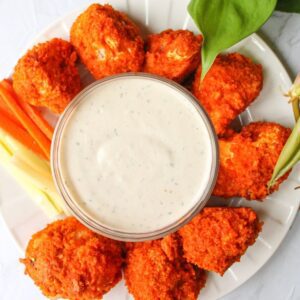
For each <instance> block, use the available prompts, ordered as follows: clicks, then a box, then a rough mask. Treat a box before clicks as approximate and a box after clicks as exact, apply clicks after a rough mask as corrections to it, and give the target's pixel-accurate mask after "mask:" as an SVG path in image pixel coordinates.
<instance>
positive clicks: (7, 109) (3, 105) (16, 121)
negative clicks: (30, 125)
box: [0, 97, 24, 129]
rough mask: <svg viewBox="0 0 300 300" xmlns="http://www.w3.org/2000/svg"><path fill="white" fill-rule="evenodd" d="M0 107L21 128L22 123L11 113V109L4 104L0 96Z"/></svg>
mask: <svg viewBox="0 0 300 300" xmlns="http://www.w3.org/2000/svg"><path fill="white" fill-rule="evenodd" d="M0 109H1V111H2V112H5V114H6V115H7V116H8V117H9V118H10V119H11V120H12V121H14V122H15V124H16V125H18V126H19V127H20V128H23V129H24V127H23V125H22V124H21V123H20V121H19V120H18V119H17V118H16V116H15V115H14V114H13V113H12V111H11V109H10V108H9V107H8V106H7V105H6V104H5V102H4V101H3V99H2V98H1V97H0Z"/></svg>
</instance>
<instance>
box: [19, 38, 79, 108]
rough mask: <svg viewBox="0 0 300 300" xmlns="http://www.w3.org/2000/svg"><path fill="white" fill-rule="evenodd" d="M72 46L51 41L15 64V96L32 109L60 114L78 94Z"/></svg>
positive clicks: (34, 49)
mask: <svg viewBox="0 0 300 300" xmlns="http://www.w3.org/2000/svg"><path fill="white" fill-rule="evenodd" d="M76 60H77V54H76V52H75V50H74V48H73V46H72V45H71V44H70V43H69V42H67V41H64V40H62V39H58V38H54V39H52V40H50V41H48V42H45V43H41V44H38V45H36V46H34V47H33V48H32V49H31V50H29V51H27V53H26V54H25V55H24V56H23V57H22V58H21V59H20V60H19V61H18V63H17V65H16V67H15V71H14V74H13V87H14V90H15V92H16V93H17V94H18V96H19V97H20V98H21V99H22V100H23V101H24V102H27V103H29V104H31V105H34V106H43V107H47V108H49V109H50V110H51V111H53V112H54V113H61V112H63V110H64V109H65V107H66V106H67V105H68V103H69V102H70V101H71V100H72V99H73V97H74V96H75V95H76V94H77V93H78V92H79V91H80V90H81V83H80V76H79V73H78V70H77V67H76V65H75V62H76Z"/></svg>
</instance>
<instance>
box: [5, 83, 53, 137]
mask: <svg viewBox="0 0 300 300" xmlns="http://www.w3.org/2000/svg"><path fill="white" fill-rule="evenodd" d="M2 83H3V85H4V87H5V88H6V89H7V90H9V91H10V92H12V93H14V89H13V86H12V84H11V81H9V80H8V79H4V80H3V81H2ZM19 104H20V106H21V107H22V108H23V110H24V111H25V112H26V113H27V115H28V116H29V117H30V118H31V119H32V121H33V122H34V123H35V124H36V125H37V126H38V127H39V128H40V129H41V131H42V132H43V133H44V134H45V136H46V137H47V138H48V139H49V140H50V141H51V140H52V137H53V131H54V130H53V128H52V127H51V126H50V125H49V123H48V122H47V121H46V120H45V119H44V118H43V117H42V115H41V113H40V112H39V111H38V109H37V108H36V107H33V106H31V105H30V104H28V103H25V102H24V101H22V100H20V99H19Z"/></svg>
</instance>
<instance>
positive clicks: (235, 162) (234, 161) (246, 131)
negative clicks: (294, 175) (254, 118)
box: [213, 122, 291, 200]
mask: <svg viewBox="0 0 300 300" xmlns="http://www.w3.org/2000/svg"><path fill="white" fill-rule="evenodd" d="M290 132H291V131H290V129H288V128H285V127H283V126H281V125H279V124H275V123H267V122H256V123H251V124H250V125H247V126H245V127H244V128H243V129H242V131H241V132H240V133H235V134H233V135H232V136H230V137H227V138H221V139H219V146H220V168H219V174H218V179H217V183H216V186H215V188H214V190H213V195H214V196H220V197H225V198H229V197H244V198H246V199H248V200H263V199H264V198H266V196H267V195H269V194H270V193H272V192H274V191H275V190H277V189H278V188H279V184H280V183H281V182H282V181H284V180H285V179H286V178H287V176H288V175H285V176H283V177H282V178H280V179H279V180H278V182H277V183H276V184H275V185H274V186H273V187H272V188H271V189H270V190H268V187H267V184H268V182H269V180H270V179H271V177H272V173H273V170H274V167H275V165H276V162H277V160H278V157H279V155H280V152H281V150H282V148H283V146H284V144H285V142H286V140H287V139H288V137H289V135H290Z"/></svg>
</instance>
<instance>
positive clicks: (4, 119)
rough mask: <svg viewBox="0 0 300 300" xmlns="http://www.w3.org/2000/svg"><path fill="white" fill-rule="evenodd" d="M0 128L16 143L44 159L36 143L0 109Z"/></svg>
mask: <svg viewBox="0 0 300 300" xmlns="http://www.w3.org/2000/svg"><path fill="white" fill-rule="evenodd" d="M0 128H2V129H3V130H4V131H6V132H7V133H8V134H9V135H11V136H12V137H13V138H15V139H16V140H17V141H19V142H20V143H22V144H23V145H24V146H25V147H27V148H28V149H30V150H31V151H33V152H34V153H36V154H38V155H39V156H41V157H43V158H45V154H44V152H43V151H42V149H41V148H40V147H39V145H38V144H37V143H36V141H35V140H34V139H33V138H32V137H31V136H30V135H29V134H28V132H27V131H26V130H25V129H24V128H21V127H19V126H18V125H16V123H15V122H14V120H11V119H10V117H9V116H8V115H7V114H6V111H4V110H2V109H1V108H0Z"/></svg>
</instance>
